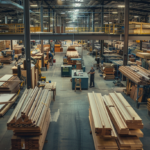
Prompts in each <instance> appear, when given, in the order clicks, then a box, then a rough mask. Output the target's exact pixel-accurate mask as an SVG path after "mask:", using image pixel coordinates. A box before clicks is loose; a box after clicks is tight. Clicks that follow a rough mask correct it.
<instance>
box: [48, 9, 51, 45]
mask: <svg viewBox="0 0 150 150" xmlns="http://www.w3.org/2000/svg"><path fill="white" fill-rule="evenodd" d="M48 32H51V15H50V8H49V9H48ZM48 43H49V44H50V40H48Z"/></svg>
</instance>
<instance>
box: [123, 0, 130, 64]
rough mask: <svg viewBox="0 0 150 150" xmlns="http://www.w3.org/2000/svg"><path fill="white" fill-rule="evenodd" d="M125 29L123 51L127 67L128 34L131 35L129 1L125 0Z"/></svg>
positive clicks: (124, 62)
mask: <svg viewBox="0 0 150 150" xmlns="http://www.w3.org/2000/svg"><path fill="white" fill-rule="evenodd" d="M124 20H125V29H124V51H123V65H124V66H126V65H127V62H128V34H129V0H125V19H124Z"/></svg>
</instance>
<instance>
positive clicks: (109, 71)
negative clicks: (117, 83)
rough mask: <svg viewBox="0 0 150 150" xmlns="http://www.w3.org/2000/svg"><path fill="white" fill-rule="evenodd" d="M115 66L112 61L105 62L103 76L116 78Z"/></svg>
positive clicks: (109, 78)
mask: <svg viewBox="0 0 150 150" xmlns="http://www.w3.org/2000/svg"><path fill="white" fill-rule="evenodd" d="M114 74H115V68H114V65H113V64H111V63H103V78H104V79H105V80H111V79H114V78H115V76H114Z"/></svg>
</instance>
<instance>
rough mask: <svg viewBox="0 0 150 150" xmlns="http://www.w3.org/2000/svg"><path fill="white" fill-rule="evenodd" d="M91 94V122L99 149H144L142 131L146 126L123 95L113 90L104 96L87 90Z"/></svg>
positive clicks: (89, 95) (96, 147) (95, 142)
mask: <svg viewBox="0 0 150 150" xmlns="http://www.w3.org/2000/svg"><path fill="white" fill-rule="evenodd" d="M88 97H89V103H90V111H89V118H90V125H91V129H92V134H93V139H94V144H95V149H96V150H97V149H102V150H107V149H109V150H110V149H112V150H114V149H115V150H117V149H122V150H142V149H143V144H142V143H141V141H140V139H139V137H143V133H142V131H141V130H140V129H142V128H143V123H142V120H141V118H140V117H139V116H138V114H137V113H136V112H135V111H134V110H133V108H132V107H131V106H130V104H129V103H128V102H127V101H126V100H125V99H124V97H123V96H122V95H121V94H119V93H110V94H109V95H105V96H103V97H102V96H101V94H100V93H97V94H95V93H88ZM104 103H105V104H104ZM108 121H109V122H108ZM108 127H109V128H108ZM100 129H101V130H100ZM108 129H109V130H108ZM110 129H111V130H110ZM98 131H99V132H98ZM100 131H101V132H100ZM108 131H111V132H108ZM110 133H111V134H110ZM108 135H109V136H108Z"/></svg>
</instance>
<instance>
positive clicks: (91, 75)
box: [88, 67, 95, 88]
mask: <svg viewBox="0 0 150 150" xmlns="http://www.w3.org/2000/svg"><path fill="white" fill-rule="evenodd" d="M88 74H90V88H91V87H92V83H93V87H94V86H95V85H94V74H95V70H94V68H93V67H91V70H90V72H88Z"/></svg>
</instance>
